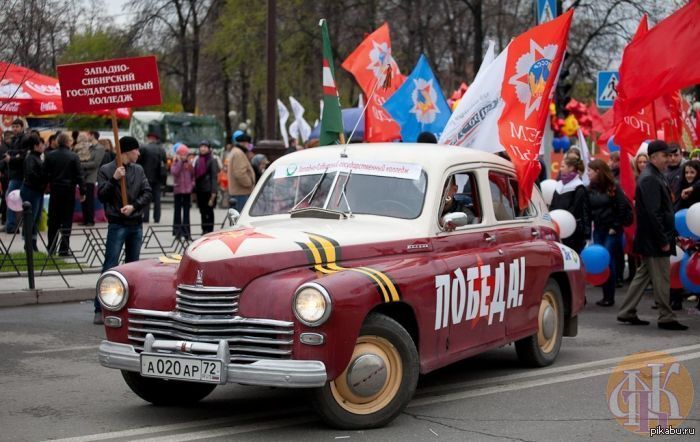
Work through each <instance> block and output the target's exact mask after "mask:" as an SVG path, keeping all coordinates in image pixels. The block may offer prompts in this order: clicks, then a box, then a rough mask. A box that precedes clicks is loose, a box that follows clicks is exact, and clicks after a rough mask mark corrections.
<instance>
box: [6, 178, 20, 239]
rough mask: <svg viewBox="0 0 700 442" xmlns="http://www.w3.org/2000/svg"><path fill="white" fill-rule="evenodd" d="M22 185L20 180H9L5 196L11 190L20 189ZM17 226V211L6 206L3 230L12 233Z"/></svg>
mask: <svg viewBox="0 0 700 442" xmlns="http://www.w3.org/2000/svg"><path fill="white" fill-rule="evenodd" d="M21 187H22V180H10V182H9V183H8V184H7V190H6V191H5V196H7V195H9V193H10V192H12V191H13V190H17V189H20V188H21ZM16 228H17V213H16V212H15V211H14V210H12V209H10V208H9V207H8V208H7V224H5V231H6V232H7V233H13V232H14V231H15V229H16Z"/></svg>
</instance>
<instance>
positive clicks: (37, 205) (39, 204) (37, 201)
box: [19, 185, 44, 241]
mask: <svg viewBox="0 0 700 442" xmlns="http://www.w3.org/2000/svg"><path fill="white" fill-rule="evenodd" d="M19 193H20V195H21V196H22V201H28V202H29V203H30V204H31V205H32V218H33V219H34V227H33V229H32V239H33V240H34V241H36V235H37V231H38V230H39V218H41V209H42V208H43V207H44V193H43V192H39V191H38V190H34V189H30V188H29V187H27V186H25V185H22V188H21V189H20V191H19ZM27 222H29V221H28V220H25V223H27ZM26 225H27V224H25V229H26Z"/></svg>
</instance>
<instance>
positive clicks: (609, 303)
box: [595, 299, 615, 307]
mask: <svg viewBox="0 0 700 442" xmlns="http://www.w3.org/2000/svg"><path fill="white" fill-rule="evenodd" d="M595 305H599V306H601V307H611V306H613V305H615V301H611V300H609V299H601V300H600V301H598V302H596V303H595Z"/></svg>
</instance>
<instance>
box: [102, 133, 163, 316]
mask: <svg viewBox="0 0 700 442" xmlns="http://www.w3.org/2000/svg"><path fill="white" fill-rule="evenodd" d="M119 145H120V147H121V162H122V166H118V165H117V159H115V160H114V161H112V162H110V163H107V164H105V165H104V166H102V167H100V171H99V173H98V174H97V196H98V197H99V199H100V201H101V202H102V204H103V205H104V208H105V215H106V216H107V222H108V223H109V225H108V226H107V244H106V247H105V261H104V265H103V266H102V272H105V271H107V270H109V269H111V268H112V267H115V266H116V265H117V264H119V255H120V254H121V251H122V246H123V247H124V255H125V262H132V261H138V259H139V252H140V251H141V240H142V238H143V210H144V208H145V207H146V206H147V205H148V204H149V203H150V202H151V198H152V191H151V186H150V185H149V184H148V178H146V174H145V173H144V171H143V168H142V167H141V166H140V165H139V164H136V161H137V160H138V159H139V143H138V141H136V139H135V138H133V137H122V138H121V139H120V140H119ZM122 179H125V181H126V196H127V201H126V204H123V203H122V194H121V187H120V180H122ZM93 323H95V324H102V312H101V307H100V303H99V302H98V300H97V297H95V317H94V319H93Z"/></svg>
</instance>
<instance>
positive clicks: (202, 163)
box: [194, 140, 231, 233]
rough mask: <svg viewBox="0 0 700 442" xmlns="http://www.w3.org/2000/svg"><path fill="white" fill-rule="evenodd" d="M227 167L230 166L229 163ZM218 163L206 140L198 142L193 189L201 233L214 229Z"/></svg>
mask: <svg viewBox="0 0 700 442" xmlns="http://www.w3.org/2000/svg"><path fill="white" fill-rule="evenodd" d="M229 167H231V166H230V165H229ZM218 173H219V164H218V163H217V162H216V158H214V157H213V156H212V153H211V144H209V141H208V140H203V141H202V142H201V143H199V156H198V157H197V160H195V163H194V178H195V185H194V191H195V196H196V198H197V207H198V208H199V214H200V215H201V217H202V233H209V232H212V231H213V230H214V206H215V205H216V189H217V186H218V182H217V179H216V178H217V175H218Z"/></svg>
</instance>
